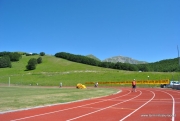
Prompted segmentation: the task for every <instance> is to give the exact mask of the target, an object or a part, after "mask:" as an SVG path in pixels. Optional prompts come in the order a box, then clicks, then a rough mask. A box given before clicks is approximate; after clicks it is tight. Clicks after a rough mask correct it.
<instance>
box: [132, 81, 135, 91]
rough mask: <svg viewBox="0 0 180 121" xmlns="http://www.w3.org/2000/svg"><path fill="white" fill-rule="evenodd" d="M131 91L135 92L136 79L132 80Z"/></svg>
mask: <svg viewBox="0 0 180 121" xmlns="http://www.w3.org/2000/svg"><path fill="white" fill-rule="evenodd" d="M132 92H136V80H135V79H134V80H133V81H132Z"/></svg>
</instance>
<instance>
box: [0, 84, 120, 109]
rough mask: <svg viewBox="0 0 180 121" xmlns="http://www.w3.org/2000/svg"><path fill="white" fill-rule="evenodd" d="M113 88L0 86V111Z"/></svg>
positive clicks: (98, 93)
mask: <svg viewBox="0 0 180 121" xmlns="http://www.w3.org/2000/svg"><path fill="white" fill-rule="evenodd" d="M117 91H118V89H115V88H87V89H76V88H75V87H74V88H64V87H63V88H58V87H23V86H18V87H16V86H13V87H5V86H1V87H0V92H1V93H0V97H1V98H0V112H5V111H10V110H17V109H22V108H30V107H36V106H44V105H49V104H57V103H65V102H71V101H76V100H82V99H89V98H95V97H100V96H105V95H110V94H113V93H116V92H117Z"/></svg>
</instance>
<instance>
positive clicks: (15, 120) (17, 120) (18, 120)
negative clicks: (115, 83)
mask: <svg viewBox="0 0 180 121" xmlns="http://www.w3.org/2000/svg"><path fill="white" fill-rule="evenodd" d="M128 91H129V92H128V93H127V94H124V95H121V96H118V97H115V98H110V99H106V100H102V101H98V102H94V103H89V104H85V105H80V106H76V107H72V108H67V109H63V110H57V111H52V112H48V113H43V114H38V115H32V116H27V117H23V118H19V119H14V120H11V121H20V120H24V119H29V118H34V117H38V116H44V115H49V114H53V113H58V112H62V111H67V110H72V109H75V108H80V107H84V106H88V105H93V104H97V103H101V102H106V101H109V100H114V99H116V98H120V97H124V96H126V95H129V94H130V93H131V91H130V90H128Z"/></svg>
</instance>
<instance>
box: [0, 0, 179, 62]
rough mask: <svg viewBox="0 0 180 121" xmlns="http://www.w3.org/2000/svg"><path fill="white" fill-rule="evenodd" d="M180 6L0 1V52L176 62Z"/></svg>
mask: <svg viewBox="0 0 180 121" xmlns="http://www.w3.org/2000/svg"><path fill="white" fill-rule="evenodd" d="M179 6H180V0H0V43H1V44H0V52H2V51H10V52H14V51H22V52H32V53H40V52H45V53H46V54H50V55H54V54H55V53H57V52H68V53H72V54H79V55H88V54H93V55H94V56H96V57H97V58H99V59H101V60H104V59H106V58H109V57H113V56H126V57H131V58H133V59H136V60H140V61H147V62H156V61H160V60H163V59H171V58H177V56H178V51H177V45H178V46H179V48H180V7H179Z"/></svg>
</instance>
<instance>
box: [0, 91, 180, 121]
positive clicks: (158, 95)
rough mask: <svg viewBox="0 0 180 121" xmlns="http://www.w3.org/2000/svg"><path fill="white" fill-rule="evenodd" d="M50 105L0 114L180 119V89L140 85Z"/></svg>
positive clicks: (115, 120) (30, 120) (9, 118)
mask: <svg viewBox="0 0 180 121" xmlns="http://www.w3.org/2000/svg"><path fill="white" fill-rule="evenodd" d="M120 90H122V91H121V92H120V93H117V94H114V95H110V96H106V97H101V98H95V99H90V100H84V101H79V102H72V103H67V104H59V105H52V106H47V107H39V108H32V109H28V110H21V111H14V112H7V113H1V114H0V121H123V120H124V121H132V120H135V121H152V120H156V121H180V91H178V90H171V89H158V88H138V90H137V92H131V89H130V88H129V89H128V88H121V89H120Z"/></svg>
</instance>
